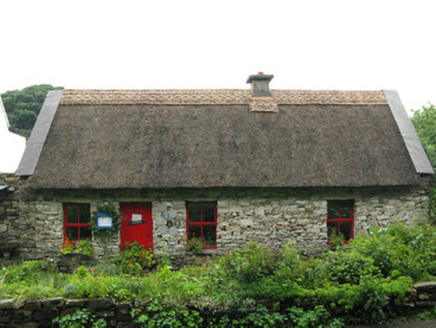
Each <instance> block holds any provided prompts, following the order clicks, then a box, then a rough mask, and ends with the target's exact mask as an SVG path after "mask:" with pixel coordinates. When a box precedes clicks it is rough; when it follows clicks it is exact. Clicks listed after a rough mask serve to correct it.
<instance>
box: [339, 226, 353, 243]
mask: <svg viewBox="0 0 436 328" xmlns="http://www.w3.org/2000/svg"><path fill="white" fill-rule="evenodd" d="M339 232H340V233H341V234H342V235H343V236H344V239H345V240H350V239H351V222H341V223H340V224H339Z"/></svg>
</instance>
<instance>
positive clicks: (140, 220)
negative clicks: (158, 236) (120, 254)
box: [120, 202, 153, 249]
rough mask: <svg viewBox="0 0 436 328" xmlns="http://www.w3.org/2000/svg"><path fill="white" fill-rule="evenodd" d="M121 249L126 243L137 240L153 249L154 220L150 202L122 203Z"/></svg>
mask: <svg viewBox="0 0 436 328" xmlns="http://www.w3.org/2000/svg"><path fill="white" fill-rule="evenodd" d="M120 210H121V214H122V216H123V221H122V223H121V249H124V247H125V244H126V243H131V242H133V241H137V242H138V243H139V244H140V245H144V246H145V248H150V249H153V221H152V218H151V203H150V202H133V203H121V205H120Z"/></svg>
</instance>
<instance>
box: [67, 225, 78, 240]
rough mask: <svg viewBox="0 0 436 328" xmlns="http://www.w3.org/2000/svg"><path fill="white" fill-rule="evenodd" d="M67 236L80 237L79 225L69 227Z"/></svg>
mask: <svg viewBox="0 0 436 328" xmlns="http://www.w3.org/2000/svg"><path fill="white" fill-rule="evenodd" d="M67 238H68V239H69V240H78V239H79V230H78V228H77V227H67Z"/></svg>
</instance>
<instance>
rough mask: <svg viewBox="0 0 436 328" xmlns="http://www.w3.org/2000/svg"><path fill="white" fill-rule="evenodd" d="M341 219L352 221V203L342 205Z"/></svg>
mask: <svg viewBox="0 0 436 328" xmlns="http://www.w3.org/2000/svg"><path fill="white" fill-rule="evenodd" d="M341 218H342V219H351V202H343V203H341Z"/></svg>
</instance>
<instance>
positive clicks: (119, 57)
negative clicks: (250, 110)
mask: <svg viewBox="0 0 436 328" xmlns="http://www.w3.org/2000/svg"><path fill="white" fill-rule="evenodd" d="M435 13H436V1H435V0H428V1H427V0H409V1H401V0H392V1H391V0H375V1H374V0H365V1H360V0H354V1H351V0H344V1H339V0H328V1H326V0H320V1H315V0H304V1H303V0H301V1H291V0H288V1H274V0H269V1H266V0H264V1H255V0H251V1H245V0H232V1H227V0H220V1H207V0H202V1H190V0H184V1H181V0H178V1H165V0H159V1H146V0H142V1H133V0H132V1H129V0H124V1H121V0H120V1H110V0H106V1H99V0H85V1H83V0H75V1H61V0H55V1H46V0H39V1H34V0H32V1H20V0H4V1H1V3H0V33H1V34H0V35H1V38H0V42H1V48H0V59H1V60H0V65H1V66H0V67H1V70H0V76H1V78H0V93H3V92H5V91H7V90H14V89H22V88H24V87H27V86H30V85H33V84H42V83H47V84H52V85H54V86H64V87H66V88H77V89H109V88H113V89H167V88H177V89H183V88H187V89H191V88H201V89H208V88H226V89H227V88H236V89H245V88H247V89H248V88H249V85H247V84H246V83H245V82H246V79H247V77H248V75H250V74H256V73H257V72H259V71H263V72H264V73H265V74H274V75H275V78H274V79H273V81H272V82H271V87H272V88H275V89H335V90H381V89H394V90H397V91H398V92H399V94H400V97H401V99H402V100H403V103H404V105H405V107H406V109H408V110H409V109H419V108H421V106H422V105H427V104H428V103H429V102H431V103H433V104H436V80H435V77H436V33H435V32H436V15H435Z"/></svg>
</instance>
